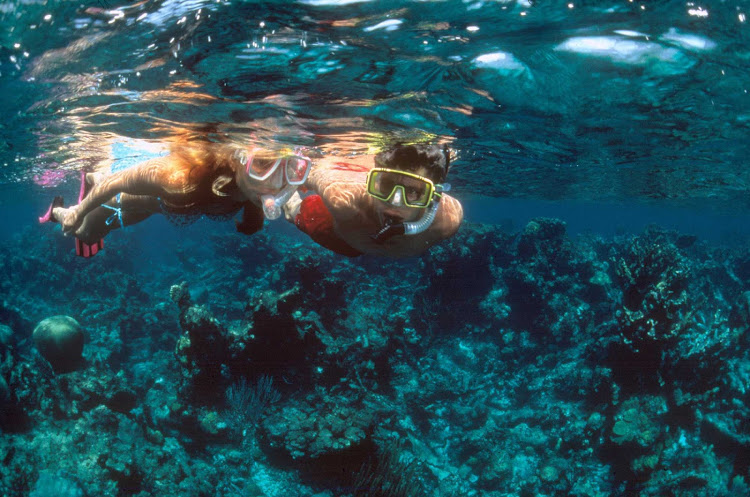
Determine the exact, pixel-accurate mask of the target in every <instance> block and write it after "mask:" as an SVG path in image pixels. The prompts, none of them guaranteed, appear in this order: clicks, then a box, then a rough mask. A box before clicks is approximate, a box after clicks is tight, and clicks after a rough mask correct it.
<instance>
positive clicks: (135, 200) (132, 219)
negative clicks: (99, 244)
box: [75, 193, 161, 243]
mask: <svg viewBox="0 0 750 497" xmlns="http://www.w3.org/2000/svg"><path fill="white" fill-rule="evenodd" d="M160 211H161V209H160V206H159V200H158V199H156V198H154V197H150V196H147V195H128V194H127V193H123V194H120V196H119V198H118V197H115V198H113V199H112V200H110V201H109V202H107V203H105V204H103V205H101V206H99V207H97V208H96V209H94V210H92V211H91V212H89V213H88V214H86V216H85V217H84V219H83V223H82V224H81V227H80V228H78V229H77V230H76V232H75V236H76V238H79V239H81V240H83V241H85V242H87V243H93V241H95V240H99V239H101V238H104V237H105V236H106V235H107V234H109V233H110V232H111V231H113V230H116V229H120V228H124V227H126V226H132V225H134V224H137V223H140V222H141V221H143V220H144V219H147V218H149V217H150V216H151V215H153V214H156V213H157V212H160Z"/></svg>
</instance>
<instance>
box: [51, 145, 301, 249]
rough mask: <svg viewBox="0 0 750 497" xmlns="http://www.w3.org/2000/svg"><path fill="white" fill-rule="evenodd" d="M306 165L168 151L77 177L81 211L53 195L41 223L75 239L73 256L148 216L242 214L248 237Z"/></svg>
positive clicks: (277, 212)
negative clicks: (55, 226)
mask: <svg viewBox="0 0 750 497" xmlns="http://www.w3.org/2000/svg"><path fill="white" fill-rule="evenodd" d="M310 166H311V161H310V159H308V158H307V157H303V156H301V155H299V153H297V152H294V153H288V154H272V153H270V152H268V151H263V150H260V149H257V148H252V149H245V148H241V147H237V146H231V145H224V144H217V143H205V142H204V143H199V142H196V143H189V144H179V145H173V146H172V148H171V150H170V154H169V155H167V156H165V157H159V158H155V159H151V160H147V161H145V162H143V163H140V164H138V165H135V166H133V167H130V168H128V169H125V170H122V171H119V172H115V173H111V174H102V173H95V174H94V173H90V174H83V173H82V177H81V190H80V195H79V198H78V205H74V206H72V207H68V208H66V207H64V204H63V199H62V197H55V199H54V200H53V202H52V205H50V207H49V209H48V211H47V212H46V213H45V214H44V215H43V216H42V217H40V218H39V222H41V223H44V222H57V223H60V224H61V225H62V229H63V231H64V232H65V233H66V234H72V235H74V236H75V238H76V253H77V254H78V255H80V256H83V257H91V256H93V255H95V254H96V253H97V252H98V251H99V250H100V249H102V248H103V246H104V245H103V241H102V239H103V238H104V236H106V235H107V234H108V233H109V232H110V231H112V230H114V229H117V228H123V227H125V226H130V225H133V224H135V223H138V222H140V221H143V220H144V219H146V218H148V217H149V216H151V215H152V214H156V213H162V214H165V215H166V216H167V217H168V218H169V219H170V220H172V221H174V222H176V223H178V224H179V223H180V221H181V220H184V219H191V218H193V219H194V218H196V217H198V216H201V215H207V216H218V217H232V216H234V215H235V214H237V213H238V212H239V211H240V210H241V209H242V210H243V213H242V218H241V220H240V221H235V222H236V225H237V231H239V232H241V233H245V234H248V235H250V234H253V233H255V232H257V231H258V230H260V229H261V228H262V227H263V220H264V219H265V218H268V219H276V218H278V217H280V216H281V214H282V206H283V204H284V203H285V202H287V201H288V200H289V198H290V197H291V196H292V195H293V194H294V193H295V192H296V190H297V188H298V187H299V186H300V185H302V184H303V183H304V182H305V180H306V179H307V175H308V174H309V172H310Z"/></svg>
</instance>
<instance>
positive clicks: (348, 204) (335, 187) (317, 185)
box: [305, 168, 367, 221]
mask: <svg viewBox="0 0 750 497" xmlns="http://www.w3.org/2000/svg"><path fill="white" fill-rule="evenodd" d="M365 177H366V176H365V174H364V173H362V172H352V171H342V170H338V169H332V168H317V169H315V168H313V170H312V171H311V172H310V176H309V177H308V179H307V182H306V183H305V186H307V188H309V189H310V190H312V191H313V192H315V193H317V194H318V195H320V197H321V198H322V199H323V202H324V203H325V205H326V207H327V208H328V210H329V211H330V212H331V214H332V215H333V217H334V219H336V221H344V220H348V219H351V218H353V217H355V216H357V215H358V214H360V213H361V210H362V205H364V200H365V197H366V195H367V192H366V189H365Z"/></svg>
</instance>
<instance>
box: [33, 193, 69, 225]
mask: <svg viewBox="0 0 750 497" xmlns="http://www.w3.org/2000/svg"><path fill="white" fill-rule="evenodd" d="M56 207H65V202H64V201H63V198H62V197H60V196H57V197H55V198H53V199H52V203H51V204H49V209H47V212H45V213H44V215H43V216H39V222H40V223H51V222H54V219H52V211H53V210H55V208H56Z"/></svg>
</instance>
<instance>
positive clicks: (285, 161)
mask: <svg viewBox="0 0 750 497" xmlns="http://www.w3.org/2000/svg"><path fill="white" fill-rule="evenodd" d="M256 150H257V149H253V151H252V152H251V153H250V155H249V156H246V157H247V159H246V160H245V161H244V162H245V171H246V172H247V175H248V176H250V177H251V178H252V179H254V180H256V181H265V180H267V179H268V178H270V177H271V176H273V174H274V173H275V172H276V171H277V170H278V169H279V167H283V169H284V179H285V180H286V183H287V184H288V185H296V186H299V185H302V184H304V183H305V181H306V180H307V175H308V174H310V167H311V166H312V161H311V160H310V159H309V158H308V157H305V156H303V155H300V154H299V150H300V149H299V148H296V149H295V150H294V153H293V154H291V155H287V156H285V157H281V158H279V159H277V160H276V161H275V162H274V163H273V164H272V165H271V166H270V167H269V166H267V161H256V160H254V159H255V151H256ZM243 155H244V154H243ZM242 158H243V157H242V156H240V160H242Z"/></svg>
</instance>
